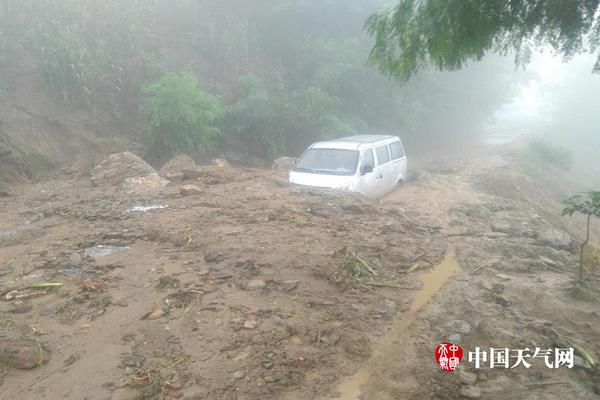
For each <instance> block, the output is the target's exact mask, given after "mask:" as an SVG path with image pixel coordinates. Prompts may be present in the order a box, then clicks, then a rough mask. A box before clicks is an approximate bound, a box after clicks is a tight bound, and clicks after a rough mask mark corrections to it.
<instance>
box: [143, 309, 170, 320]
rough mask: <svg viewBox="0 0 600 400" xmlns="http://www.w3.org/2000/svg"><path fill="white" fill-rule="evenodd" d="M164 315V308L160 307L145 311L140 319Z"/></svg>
mask: <svg viewBox="0 0 600 400" xmlns="http://www.w3.org/2000/svg"><path fill="white" fill-rule="evenodd" d="M165 315H166V312H165V310H163V309H162V308H159V309H157V310H154V311H151V312H149V313H147V314H146V315H144V316H143V317H142V319H159V318H162V317H164V316H165Z"/></svg>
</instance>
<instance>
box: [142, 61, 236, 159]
mask: <svg viewBox="0 0 600 400" xmlns="http://www.w3.org/2000/svg"><path fill="white" fill-rule="evenodd" d="M144 93H145V94H147V95H148V96H150V102H149V110H148V114H149V123H148V129H147V133H148V135H149V138H150V141H151V145H152V146H155V148H166V149H167V150H169V151H170V152H173V151H186V150H188V151H189V150H190V149H193V148H194V147H195V146H196V145H202V144H207V143H209V142H211V141H213V140H214V139H216V138H218V137H219V135H220V134H221V131H220V130H219V129H218V128H217V123H218V122H219V120H220V119H221V118H222V117H223V116H224V115H225V108H224V107H223V105H222V103H221V100H220V99H219V98H217V97H215V96H213V95H211V94H209V93H206V92H205V91H203V90H202V89H200V87H199V85H198V78H196V76H195V75H194V74H192V73H189V72H178V73H175V72H170V73H168V74H166V75H165V76H164V77H163V78H162V79H161V80H160V81H158V82H157V83H154V84H152V85H149V86H146V87H145V88H144Z"/></svg>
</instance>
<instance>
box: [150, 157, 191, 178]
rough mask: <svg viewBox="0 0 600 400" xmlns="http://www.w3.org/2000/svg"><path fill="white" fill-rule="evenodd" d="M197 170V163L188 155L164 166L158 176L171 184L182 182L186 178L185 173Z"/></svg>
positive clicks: (176, 158)
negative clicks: (185, 171) (188, 170)
mask: <svg viewBox="0 0 600 400" xmlns="http://www.w3.org/2000/svg"><path fill="white" fill-rule="evenodd" d="M195 168H196V161H194V159H193V158H192V157H190V156H188V155H187V154H180V155H178V156H177V157H175V158H172V159H171V160H170V161H169V162H167V163H166V164H165V165H163V166H162V167H161V169H160V170H159V171H158V174H159V175H160V176H162V177H163V178H165V179H168V180H169V181H171V182H181V181H182V180H183V178H184V173H183V171H184V170H186V169H190V170H193V169H195Z"/></svg>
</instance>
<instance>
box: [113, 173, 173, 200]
mask: <svg viewBox="0 0 600 400" xmlns="http://www.w3.org/2000/svg"><path fill="white" fill-rule="evenodd" d="M168 184H169V181H168V180H166V179H163V178H161V177H160V176H158V174H157V173H156V172H153V173H151V174H150V175H148V176H146V177H141V176H136V177H133V178H127V179H125V182H123V186H122V187H123V191H125V193H129V194H137V195H140V196H151V195H155V194H157V193H158V192H160V191H161V190H162V188H164V187H165V186H167V185H168Z"/></svg>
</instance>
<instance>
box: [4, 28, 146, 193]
mask: <svg viewBox="0 0 600 400" xmlns="http://www.w3.org/2000/svg"><path fill="white" fill-rule="evenodd" d="M9 43H12V45H11V46H10V47H8V46H5V47H4V48H3V49H2V58H1V59H0V181H5V182H13V181H16V180H23V179H35V178H37V177H39V176H41V175H44V174H46V173H48V172H50V171H54V170H56V169H59V168H71V167H76V168H78V169H80V168H85V169H88V168H90V167H91V166H93V165H95V164H96V163H97V162H98V161H99V160H100V159H101V158H102V157H103V156H105V155H106V154H109V153H112V152H115V151H119V150H121V149H124V148H129V149H135V148H139V146H138V145H136V144H135V143H133V142H131V141H130V140H128V139H127V127H125V126H124V125H123V124H120V123H119V122H118V121H115V119H114V118H110V117H109V116H108V115H104V114H102V113H101V112H98V111H97V110H95V111H91V110H90V108H89V107H87V106H86V105H84V104H72V103H67V102H64V101H61V100H60V98H57V97H56V96H54V97H52V96H50V95H49V94H48V93H47V92H46V91H45V90H43V87H42V86H41V83H40V77H39V73H38V68H37V61H36V59H35V58H34V57H33V56H32V55H31V54H29V53H28V52H27V50H25V49H24V48H23V46H21V45H20V44H18V43H19V42H18V41H16V40H15V41H13V42H9Z"/></svg>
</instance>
